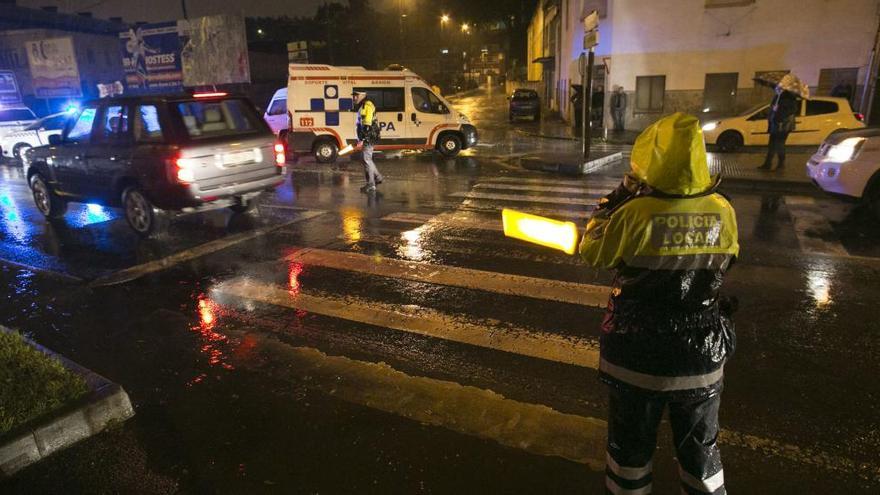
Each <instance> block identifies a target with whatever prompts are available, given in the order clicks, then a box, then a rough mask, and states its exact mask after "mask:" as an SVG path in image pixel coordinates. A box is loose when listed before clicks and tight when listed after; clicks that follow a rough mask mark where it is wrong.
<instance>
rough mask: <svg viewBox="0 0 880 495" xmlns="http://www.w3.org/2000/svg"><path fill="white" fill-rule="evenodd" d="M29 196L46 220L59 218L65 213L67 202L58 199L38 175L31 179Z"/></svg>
mask: <svg viewBox="0 0 880 495" xmlns="http://www.w3.org/2000/svg"><path fill="white" fill-rule="evenodd" d="M31 194H33V196H34V204H36V205H37V209H38V210H40V213H42V214H43V216H45V217H46V218H50V219H51V218H61V217H62V216H64V212H66V211H67V201H64V200H63V199H61V198H59V197H58V195H57V194H55V192H53V191H52V189H51V188H50V187H49V185H48V184H46V181H45V180H43V177H42V176H41V175H39V174H37V175H34V176H33V177H31Z"/></svg>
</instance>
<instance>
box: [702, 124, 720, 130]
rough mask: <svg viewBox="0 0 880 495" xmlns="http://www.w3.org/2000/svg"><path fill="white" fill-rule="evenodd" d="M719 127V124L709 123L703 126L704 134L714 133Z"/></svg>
mask: <svg viewBox="0 0 880 495" xmlns="http://www.w3.org/2000/svg"><path fill="white" fill-rule="evenodd" d="M716 127H718V122H708V123H706V124H704V125H703V132H709V131H714V130H715V128H716Z"/></svg>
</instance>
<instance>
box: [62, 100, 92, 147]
mask: <svg viewBox="0 0 880 495" xmlns="http://www.w3.org/2000/svg"><path fill="white" fill-rule="evenodd" d="M97 112H98V109H97V107H85V108H83V109H82V111H81V112H80V113H79V115H78V116H77V117H76V121H75V122H74V123H73V126H72V127H71V128H70V132H68V133H67V140H68V141H72V142H75V143H87V142H89V136H91V134H92V124H94V122H95V114H96V113H97Z"/></svg>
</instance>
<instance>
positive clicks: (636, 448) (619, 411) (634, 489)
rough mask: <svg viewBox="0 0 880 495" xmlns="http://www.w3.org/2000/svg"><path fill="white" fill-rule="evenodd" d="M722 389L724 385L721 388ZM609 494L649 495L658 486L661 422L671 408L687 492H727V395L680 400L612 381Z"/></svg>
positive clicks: (675, 438) (609, 415) (673, 431)
mask: <svg viewBox="0 0 880 495" xmlns="http://www.w3.org/2000/svg"><path fill="white" fill-rule="evenodd" d="M719 388H720V387H719ZM609 391H610V403H609V411H608V452H607V459H606V468H605V489H606V491H605V493H607V494H614V495H622V494H625V495H643V494H648V493H651V489H652V458H653V456H654V449H655V447H656V444H657V427H658V426H659V425H660V419H661V417H662V416H663V411H664V409H666V408H669V422H670V424H671V425H672V436H673V440H674V442H675V450H676V455H677V457H678V463H679V476H680V478H681V490H682V491H681V493H686V494H706V493H711V494H715V495H718V494H725V493H727V492H726V491H725V489H724V471H723V469H722V466H721V453H720V452H719V450H718V446H717V440H718V431H719V427H718V409H719V407H720V405H721V394H720V392H718V393H713V394H710V395H709V396H707V397H698V398H692V399H686V400H679V399H676V398H671V397H668V396H662V395H657V394H647V393H640V392H634V391H632V390H620V389H619V388H618V387H615V386H610V387H609Z"/></svg>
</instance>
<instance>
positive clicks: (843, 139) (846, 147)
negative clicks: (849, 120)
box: [807, 128, 880, 219]
mask: <svg viewBox="0 0 880 495" xmlns="http://www.w3.org/2000/svg"><path fill="white" fill-rule="evenodd" d="M807 175H808V176H809V177H810V178H811V179H812V180H813V183H814V184H816V185H817V186H818V187H819V188H820V189H822V190H823V191H826V192H829V193H832V194H836V195H841V196H844V197H849V198H858V199H860V200H862V201H863V202H865V203H866V204H867V205H868V207H870V208H871V210H872V211H873V213H874V215H875V216H876V217H877V218H878V219H880V129H877V128H871V129H860V130H857V131H842V132H835V133H834V134H832V135H831V136H828V139H826V140H825V142H824V143H822V146H820V147H819V150H818V151H817V152H816V153H815V154H814V155H813V156H812V158H810V161H809V162H807Z"/></svg>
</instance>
